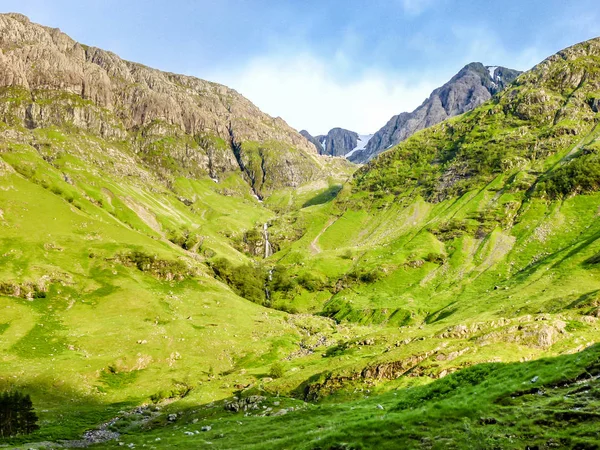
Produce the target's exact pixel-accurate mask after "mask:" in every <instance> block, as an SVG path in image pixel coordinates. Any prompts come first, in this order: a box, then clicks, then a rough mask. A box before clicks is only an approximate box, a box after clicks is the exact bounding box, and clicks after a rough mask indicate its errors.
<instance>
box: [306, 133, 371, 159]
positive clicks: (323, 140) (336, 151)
mask: <svg viewBox="0 0 600 450" xmlns="http://www.w3.org/2000/svg"><path fill="white" fill-rule="evenodd" d="M300 134H302V136H304V137H305V138H306V139H308V140H309V141H310V142H312V143H313V144H314V145H315V147H316V148H317V151H318V152H319V154H321V155H330V156H345V157H347V158H350V157H351V156H352V154H354V153H356V152H358V151H362V150H364V148H365V147H366V145H367V143H368V142H369V139H371V137H372V136H373V135H370V134H368V135H363V134H358V133H356V132H354V131H350V130H346V129H344V128H332V129H331V130H329V132H328V133H327V134H321V135H318V136H315V137H313V136H311V135H310V133H309V132H308V131H306V130H302V131H301V132H300Z"/></svg>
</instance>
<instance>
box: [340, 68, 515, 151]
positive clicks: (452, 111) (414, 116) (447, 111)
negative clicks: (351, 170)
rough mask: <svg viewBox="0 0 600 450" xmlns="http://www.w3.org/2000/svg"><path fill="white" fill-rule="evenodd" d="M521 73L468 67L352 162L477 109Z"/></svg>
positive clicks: (403, 115)
mask: <svg viewBox="0 0 600 450" xmlns="http://www.w3.org/2000/svg"><path fill="white" fill-rule="evenodd" d="M520 73H521V72H519V71H517V70H513V69H508V68H506V67H500V66H484V65H483V64H482V63H480V62H472V63H469V64H467V65H466V66H464V67H463V68H462V69H461V70H460V71H459V72H458V73H457V74H456V75H454V76H453V77H452V78H451V79H450V81H448V82H447V83H446V84H444V85H443V86H441V87H439V88H437V89H435V90H434V91H433V92H432V93H431V95H430V96H429V98H428V99H427V100H425V101H424V102H423V104H422V105H421V106H419V107H418V108H417V109H415V110H414V111H413V112H410V113H406V112H405V113H401V114H398V115H397V116H394V117H392V118H391V119H390V120H389V121H388V123H387V124H386V125H385V126H384V127H383V128H381V129H380V130H379V131H378V132H377V133H375V135H374V136H373V138H372V139H370V140H369V142H368V144H367V145H366V147H365V149H364V150H361V151H357V152H354V153H353V154H352V155H351V156H350V160H351V161H353V162H358V163H364V162H367V161H369V160H371V159H372V158H374V157H375V156H377V155H378V154H379V153H381V152H383V151H385V150H387V149H388V148H390V147H393V146H394V145H396V144H398V143H399V142H402V141H403V140H405V139H407V138H409V137H410V136H412V135H413V134H414V133H416V132H417V131H419V130H422V129H424V128H428V127H430V126H432V125H435V124H437V123H440V122H442V121H443V120H445V119H447V118H449V117H453V116H456V115H459V114H462V113H464V112H467V111H470V110H472V109H474V108H476V107H477V106H479V105H481V104H482V103H484V102H486V101H487V100H489V99H490V98H491V97H492V96H493V95H495V94H496V93H498V92H500V91H501V90H503V89H504V88H505V87H506V86H508V85H509V84H510V83H512V82H513V81H514V80H515V79H516V77H517V76H518V75H519V74H520Z"/></svg>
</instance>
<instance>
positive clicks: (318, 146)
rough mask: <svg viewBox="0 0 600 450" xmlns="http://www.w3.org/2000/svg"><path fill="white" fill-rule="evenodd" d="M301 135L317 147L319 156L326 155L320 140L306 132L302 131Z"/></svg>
mask: <svg viewBox="0 0 600 450" xmlns="http://www.w3.org/2000/svg"><path fill="white" fill-rule="evenodd" d="M300 134H301V135H302V136H304V137H305V138H306V139H307V140H308V142H310V143H312V144H313V145H314V146H315V148H316V149H317V153H319V155H322V154H324V153H325V149H324V148H323V146H322V145H321V143H320V142H319V139H317V138H316V137H314V136H312V135H311V134H310V133H309V132H308V131H306V130H302V131H300ZM318 137H322V136H318Z"/></svg>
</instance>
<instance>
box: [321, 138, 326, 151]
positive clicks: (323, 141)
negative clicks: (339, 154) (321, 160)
mask: <svg viewBox="0 0 600 450" xmlns="http://www.w3.org/2000/svg"><path fill="white" fill-rule="evenodd" d="M325 142H327V137H324V138H323V139H322V140H321V142H320V144H321V147H323V150H327V147H326V146H325Z"/></svg>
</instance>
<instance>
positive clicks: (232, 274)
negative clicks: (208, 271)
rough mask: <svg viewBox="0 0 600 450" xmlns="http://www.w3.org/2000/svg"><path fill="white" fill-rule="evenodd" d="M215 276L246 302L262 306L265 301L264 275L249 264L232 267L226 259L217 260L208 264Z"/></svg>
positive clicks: (258, 268)
mask: <svg viewBox="0 0 600 450" xmlns="http://www.w3.org/2000/svg"><path fill="white" fill-rule="evenodd" d="M210 266H211V268H212V270H213V272H214V274H215V276H216V277H217V278H218V279H220V280H221V281H223V282H225V283H226V284H227V285H228V286H230V287H231V288H232V289H233V290H234V292H235V293H236V294H238V295H239V296H240V297H244V298H245V299H246V300H250V301H251V302H254V303H258V304H261V305H263V304H264V303H265V301H266V296H265V283H266V273H265V271H264V270H263V269H262V268H260V267H256V266H253V265H251V264H243V265H240V266H234V265H233V264H232V263H231V262H230V261H229V260H228V259H225V258H217V259H215V260H213V261H212V262H211V263H210Z"/></svg>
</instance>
